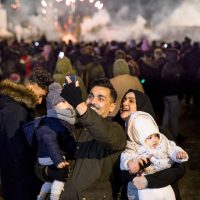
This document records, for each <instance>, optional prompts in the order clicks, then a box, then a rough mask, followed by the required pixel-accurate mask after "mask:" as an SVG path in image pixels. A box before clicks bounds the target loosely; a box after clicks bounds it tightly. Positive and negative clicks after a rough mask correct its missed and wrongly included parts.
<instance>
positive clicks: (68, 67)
mask: <svg viewBox="0 0 200 200" xmlns="http://www.w3.org/2000/svg"><path fill="white" fill-rule="evenodd" d="M70 74H76V71H75V70H74V69H73V67H72V64H71V61H70V59H69V58H67V57H66V56H65V57H64V58H58V61H57V63H56V70H55V73H54V76H53V78H54V80H55V81H56V82H58V83H60V84H63V83H64V82H65V76H66V75H70Z"/></svg>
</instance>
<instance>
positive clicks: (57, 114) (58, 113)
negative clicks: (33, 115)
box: [47, 109, 76, 125]
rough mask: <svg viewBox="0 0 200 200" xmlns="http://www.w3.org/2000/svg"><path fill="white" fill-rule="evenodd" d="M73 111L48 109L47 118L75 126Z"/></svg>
mask: <svg viewBox="0 0 200 200" xmlns="http://www.w3.org/2000/svg"><path fill="white" fill-rule="evenodd" d="M75 116H76V113H75V110H71V109H48V110H47V117H54V118H58V119H61V120H63V121H66V122H68V123H69V124H71V125H73V124H75Z"/></svg>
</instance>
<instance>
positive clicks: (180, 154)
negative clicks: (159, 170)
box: [176, 151, 187, 160]
mask: <svg viewBox="0 0 200 200" xmlns="http://www.w3.org/2000/svg"><path fill="white" fill-rule="evenodd" d="M176 158H177V159H179V160H181V159H185V158H187V153H186V152H185V151H179V152H177V153H176Z"/></svg>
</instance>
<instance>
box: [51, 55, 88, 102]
mask: <svg viewBox="0 0 200 200" xmlns="http://www.w3.org/2000/svg"><path fill="white" fill-rule="evenodd" d="M74 74H76V75H77V73H76V70H75V69H73V67H72V64H71V61H70V59H69V58H67V57H66V56H64V57H63V58H58V60H57V63H56V69H55V72H54V75H53V78H54V80H55V81H56V82H58V83H60V84H61V85H63V84H64V83H65V76H68V75H74ZM77 79H78V81H79V84H80V88H81V92H82V97H83V100H86V98H87V90H86V87H85V84H84V82H83V80H82V79H81V77H79V76H77Z"/></svg>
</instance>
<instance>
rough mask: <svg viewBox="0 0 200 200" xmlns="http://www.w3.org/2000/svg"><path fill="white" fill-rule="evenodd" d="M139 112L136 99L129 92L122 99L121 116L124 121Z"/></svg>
mask: <svg viewBox="0 0 200 200" xmlns="http://www.w3.org/2000/svg"><path fill="white" fill-rule="evenodd" d="M136 111H137V105H136V98H135V94H134V93H133V92H129V93H127V94H126V96H125V97H124V98H123V99H122V103H121V105H120V116H121V118H122V119H123V120H126V119H127V118H128V117H129V116H130V114H131V113H133V112H136Z"/></svg>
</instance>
